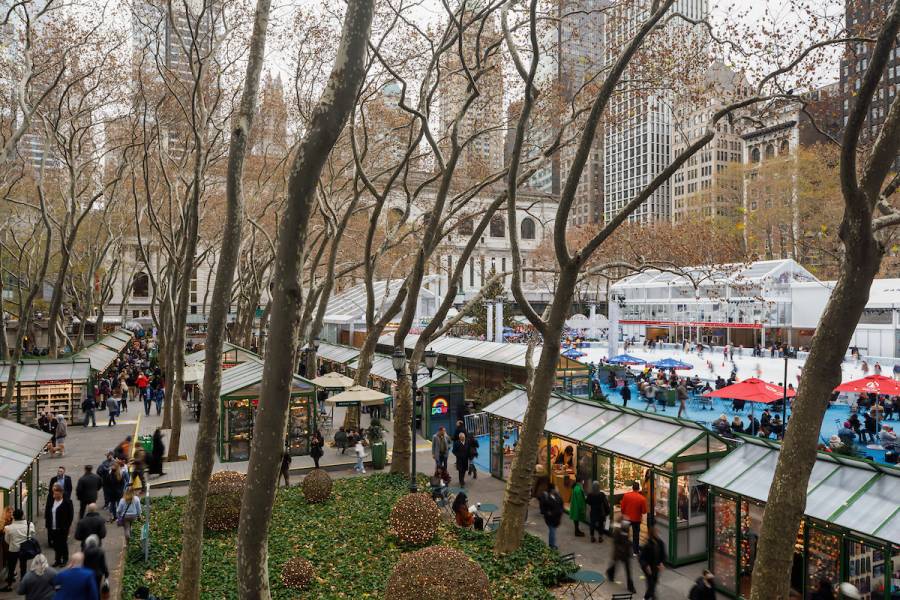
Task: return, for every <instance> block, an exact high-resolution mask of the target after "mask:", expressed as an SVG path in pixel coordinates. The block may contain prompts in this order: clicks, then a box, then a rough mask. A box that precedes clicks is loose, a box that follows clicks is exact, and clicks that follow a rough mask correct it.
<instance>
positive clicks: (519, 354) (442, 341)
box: [378, 334, 587, 369]
mask: <svg viewBox="0 0 900 600" xmlns="http://www.w3.org/2000/svg"><path fill="white" fill-rule="evenodd" d="M418 340H419V336H418V335H415V334H411V335H408V336H406V339H405V340H404V342H403V345H404V346H405V347H406V349H407V350H412V349H413V348H415V347H416V342H417V341H418ZM378 343H379V344H380V345H382V346H390V347H393V345H394V336H393V335H383V336H381V337H380V338H378ZM428 348H429V349H431V350H434V351H435V352H437V353H438V354H440V355H442V356H452V357H455V358H464V359H469V360H478V361H481V362H487V363H494V364H502V365H511V366H514V367H523V368H524V367H525V355H526V354H527V352H528V345H527V344H512V343H506V344H503V343H500V342H486V341H483V340H470V339H466V338H457V337H449V336H443V337H439V338H437V339H436V340H433V341H432V342H431V343H430V344H428ZM534 356H535V361H537V359H538V357H539V356H540V350H538V349H535V355H534ZM559 363H560V366H561V367H564V368H568V369H587V367H586V366H585V365H583V364H582V363H580V362H578V361H575V360H572V359H570V358H566V357H564V356H560V359H559Z"/></svg>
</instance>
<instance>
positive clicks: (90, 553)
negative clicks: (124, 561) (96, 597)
mask: <svg viewBox="0 0 900 600" xmlns="http://www.w3.org/2000/svg"><path fill="white" fill-rule="evenodd" d="M84 568H85V569H90V570H91V571H93V572H94V577H96V578H97V589H98V590H99V589H100V588H101V584H102V583H103V579H104V577H105V578H106V579H109V567H107V565H106V553H105V552H104V551H103V548H101V547H100V540H98V539H97V536H95V535H92V536H90V537H89V538H88V539H87V541H86V542H85V544H84Z"/></svg>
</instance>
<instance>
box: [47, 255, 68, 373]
mask: <svg viewBox="0 0 900 600" xmlns="http://www.w3.org/2000/svg"><path fill="white" fill-rule="evenodd" d="M60 255H61V259H60V263H59V271H58V272H57V274H56V281H55V282H54V283H53V295H52V296H50V308H49V309H48V310H47V313H48V314H47V346H48V347H49V348H50V358H57V357H59V337H58V336H57V332H56V327H57V324H58V323H59V321H60V316H61V315H60V313H61V312H62V300H63V285H64V284H65V280H66V273H68V271H69V260H70V257H71V254H70V253H69V251H68V250H67V247H66V244H65V243H63V246H62V248H61V249H60Z"/></svg>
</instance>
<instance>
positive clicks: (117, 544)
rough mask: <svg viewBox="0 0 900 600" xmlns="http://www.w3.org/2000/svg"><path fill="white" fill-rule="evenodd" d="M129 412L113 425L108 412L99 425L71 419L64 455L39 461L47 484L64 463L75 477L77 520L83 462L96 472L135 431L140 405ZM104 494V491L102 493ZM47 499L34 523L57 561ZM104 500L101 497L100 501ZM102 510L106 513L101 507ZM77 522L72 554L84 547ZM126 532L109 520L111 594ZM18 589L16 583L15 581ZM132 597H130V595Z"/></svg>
mask: <svg viewBox="0 0 900 600" xmlns="http://www.w3.org/2000/svg"><path fill="white" fill-rule="evenodd" d="M128 408H129V409H130V410H129V411H128V412H123V413H122V415H121V416H120V417H119V419H118V423H117V424H116V425H114V426H113V427H108V426H107V414H106V413H105V412H104V413H98V414H97V427H88V428H84V427H82V426H81V424H80V423H69V435H68V436H67V438H66V453H65V456H62V457H59V456H57V457H55V458H51V457H50V455H49V454H44V455H43V456H42V458H41V460H40V463H39V467H38V468H39V474H40V480H41V482H42V483H43V484H44V485H49V483H50V478H51V477H53V476H54V475H56V471H57V469H58V468H59V467H61V466H62V467H65V469H66V473H67V474H68V475H69V476H70V477H71V478H72V488H73V491H72V503H73V504H74V505H75V523H77V521H78V500H77V499H76V498H75V492H74V488H75V486H76V484H77V483H78V478H79V477H81V476H82V475H83V474H84V465H92V466H93V467H94V471H95V472H96V470H97V467H98V466H99V465H100V463H101V462H103V460H104V459H105V458H106V451H107V450H108V449H110V448H114V447H115V446H116V445H118V444H119V443H120V442H121V441H122V440H124V439H125V437H126V436H129V435H132V436H133V435H134V434H135V431H136V428H137V425H138V406H137V405H136V404H134V403H129V405H128ZM100 497H101V498H102V497H103V492H101V493H100ZM44 502H46V496H44V497H41V498H40V502H39V503H38V504H39V509H38V510H39V514H38V515H36V516H35V517H34V519H33V520H34V525H35V528H36V529H37V532H38V536H37V537H38V541H39V542H40V544H41V549H42V550H43V552H44V556H46V557H47V561H48V562H50V563H51V564H52V563H53V561H54V553H53V550H52V549H51V548H50V547H49V545H48V544H47V531H46V528H45V527H44ZM100 503H101V504H102V503H103V502H102V500H101V501H100ZM101 514H103V515H107V513H106V512H104V511H102V510H101ZM75 523H73V524H72V529H71V530H70V532H69V556H71V555H72V554H74V553H75V552H78V551H79V550H80V549H81V546H80V542H77V541H76V540H75V539H74V538H73V536H74V534H75ZM124 542H125V536H124V535H123V533H122V529H121V528H120V527H117V526H116V525H115V523H108V524H107V529H106V539H104V540H103V549H104V550H105V551H106V563H107V565H108V566H109V569H110V591H111V592H112V597H113V598H117V597H118V584H119V580H120V573H119V566H120V563H121V556H122V550H123V548H124ZM13 589H14V590H15V584H14V585H13ZM13 598H21V596H17V595H16V594H15V591H13V592H0V600H7V599H10V600H11V599H13ZM129 600H130V599H129Z"/></svg>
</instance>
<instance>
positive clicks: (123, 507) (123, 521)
mask: <svg viewBox="0 0 900 600" xmlns="http://www.w3.org/2000/svg"><path fill="white" fill-rule="evenodd" d="M140 516H141V500H140V498H136V497H135V496H134V491H133V490H132V489H131V488H130V487H129V488H128V489H126V490H125V495H124V496H123V497H122V499H121V500H119V505H118V507H117V508H116V524H117V525H119V526H121V527H122V529H123V530H124V531H125V544H126V545H128V542H129V541H131V524H132V523H134V522H135V521H137V520H138V519H139V518H140Z"/></svg>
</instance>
